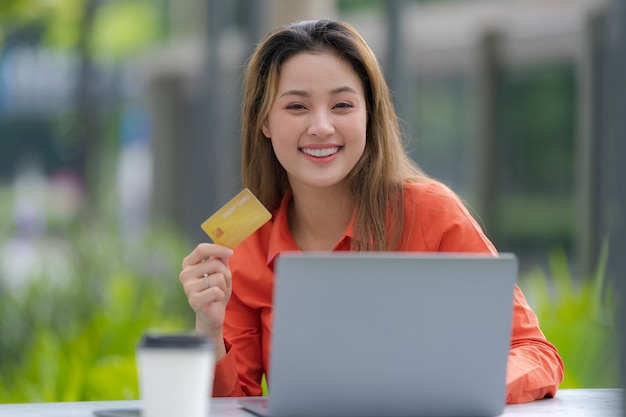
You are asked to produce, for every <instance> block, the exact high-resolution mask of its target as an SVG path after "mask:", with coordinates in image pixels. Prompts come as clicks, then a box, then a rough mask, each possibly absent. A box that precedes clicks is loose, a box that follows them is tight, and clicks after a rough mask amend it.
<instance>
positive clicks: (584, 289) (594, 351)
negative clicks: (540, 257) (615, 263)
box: [520, 245, 620, 388]
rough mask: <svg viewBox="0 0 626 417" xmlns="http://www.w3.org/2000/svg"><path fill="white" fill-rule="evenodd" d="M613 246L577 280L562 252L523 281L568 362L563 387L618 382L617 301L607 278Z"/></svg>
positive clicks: (604, 385) (549, 334)
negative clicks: (546, 267)
mask: <svg viewBox="0 0 626 417" xmlns="http://www.w3.org/2000/svg"><path fill="white" fill-rule="evenodd" d="M607 256H608V245H604V247H603V248H602V251H601V256H600V261H599V263H598V266H597V269H596V271H595V273H594V274H593V275H592V276H591V277H588V278H586V279H575V278H574V276H573V275H572V273H571V272H570V270H569V267H568V262H567V258H566V255H565V253H564V252H563V251H561V250H555V251H553V252H552V253H551V254H550V257H549V263H550V268H549V269H550V271H549V274H546V273H545V272H544V271H542V270H541V269H539V268H536V269H535V270H533V271H531V272H529V273H528V274H526V275H525V276H524V277H522V279H521V280H520V287H521V288H522V290H523V291H524V293H525V295H526V296H527V298H528V302H529V303H530V304H531V306H532V307H533V309H534V310H535V312H536V313H537V316H538V317H539V321H540V325H541V328H542V330H543V332H544V333H545V335H546V337H547V338H548V340H549V341H550V342H551V343H552V344H554V345H555V346H556V348H557V349H558V350H559V353H560V355H561V358H562V359H563V362H564V364H565V377H564V380H563V383H562V384H561V387H562V388H614V387H618V386H619V363H620V362H619V347H618V346H619V337H618V335H617V334H616V330H617V328H616V314H617V305H616V303H617V299H616V297H615V296H614V292H613V290H612V288H611V286H610V285H609V282H607V279H606V273H605V266H606V263H607Z"/></svg>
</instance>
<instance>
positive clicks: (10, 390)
mask: <svg viewBox="0 0 626 417" xmlns="http://www.w3.org/2000/svg"><path fill="white" fill-rule="evenodd" d="M150 230H151V231H150V232H149V233H147V234H146V235H145V236H141V237H136V238H134V239H133V240H132V241H125V240H124V239H121V238H120V236H119V233H118V231H117V228H116V227H115V226H112V225H111V224H103V223H99V222H95V223H94V222H85V223H83V224H77V225H74V226H73V227H71V231H69V232H67V233H66V234H61V233H57V235H56V236H55V235H53V236H48V235H46V236H40V237H39V238H38V239H39V242H38V246H39V247H42V248H44V251H43V253H42V257H41V263H43V264H44V265H43V266H44V267H43V268H42V269H41V272H40V273H39V275H38V276H34V277H31V278H29V280H28V282H26V283H19V284H20V285H15V284H8V282H9V281H8V280H7V279H6V278H7V277H0V278H4V279H0V334H1V335H2V336H1V337H0V357H1V358H2V361H1V362H0V385H1V386H2V387H3V389H2V390H0V402H5V403H6V402H13V403H14V402H42V401H44V402H45V401H83V400H109V399H111V400H113V399H136V398H138V386H137V376H136V367H135V357H134V356H135V345H136V343H137V342H138V340H139V338H140V337H141V334H142V333H143V332H144V331H147V330H153V331H182V332H187V331H192V330H193V327H192V326H193V323H194V318H193V314H192V311H191V309H190V308H189V306H188V305H187V299H186V297H185V295H184V292H183V290H182V287H181V285H180V283H179V282H178V274H179V272H180V264H181V260H182V258H183V257H184V256H185V255H186V254H187V253H188V252H189V250H190V248H189V247H187V245H185V244H184V243H183V240H182V239H181V237H180V236H178V235H177V234H176V233H174V232H173V231H171V230H168V229H167V228H165V227H156V226H155V227H152V228H151V229H150ZM42 240H43V242H42ZM2 243H3V242H1V241H0V247H2ZM63 245H66V246H67V251H66V253H67V254H68V259H67V261H68V264H69V266H70V268H69V269H68V270H65V271H61V272H60V271H58V270H55V268H49V269H48V268H46V267H45V266H46V263H47V261H46V257H45V256H44V255H45V251H52V250H53V249H55V248H58V246H63ZM59 275H63V276H59Z"/></svg>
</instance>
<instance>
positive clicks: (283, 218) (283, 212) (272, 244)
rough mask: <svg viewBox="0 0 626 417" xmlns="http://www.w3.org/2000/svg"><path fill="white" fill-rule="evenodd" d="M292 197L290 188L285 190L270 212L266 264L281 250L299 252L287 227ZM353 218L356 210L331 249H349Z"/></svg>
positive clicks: (352, 235)
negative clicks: (277, 203) (270, 226)
mask: <svg viewBox="0 0 626 417" xmlns="http://www.w3.org/2000/svg"><path fill="white" fill-rule="evenodd" d="M292 198H293V194H292V193H291V190H288V191H287V192H285V194H284V195H283V198H282V200H281V202H280V206H278V208H277V209H276V210H275V211H274V213H273V214H272V217H273V223H272V231H271V234H270V241H269V246H268V251H267V265H268V266H269V265H271V264H272V263H273V262H274V260H275V259H276V257H277V256H278V255H280V254H281V253H282V252H301V250H300V248H299V247H298V245H297V244H296V242H295V240H294V239H293V236H292V234H291V230H290V229H289V218H288V208H289V203H290V202H291V199H292ZM355 220H356V210H355V211H354V213H353V214H352V218H351V219H350V223H349V224H348V227H347V228H346V231H345V232H344V235H343V237H342V238H341V239H340V240H339V243H337V245H336V246H335V248H334V249H333V251H344V250H349V249H350V243H351V241H352V238H353V237H354V223H355Z"/></svg>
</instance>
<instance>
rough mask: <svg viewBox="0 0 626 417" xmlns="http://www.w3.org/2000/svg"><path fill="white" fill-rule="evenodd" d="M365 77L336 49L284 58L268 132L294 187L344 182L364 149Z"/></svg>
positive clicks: (323, 186) (266, 124)
mask: <svg viewBox="0 0 626 417" xmlns="http://www.w3.org/2000/svg"><path fill="white" fill-rule="evenodd" d="M366 126H367V111H366V103H365V95H364V92H363V86H362V84H361V80H360V79H359V77H358V76H357V74H356V73H355V72H354V70H353V69H352V68H351V67H350V65H349V64H348V63H347V62H345V61H343V60H341V59H340V58H338V57H337V56H336V55H334V54H332V53H331V52H322V53H316V54H313V53H299V54H297V55H295V56H293V57H291V58H289V59H288V60H287V61H285V62H284V63H283V64H282V67H281V72H280V76H279V80H278V91H277V94H276V98H275V100H274V103H273V104H272V107H271V108H270V112H269V115H268V117H267V120H266V121H265V123H264V125H263V134H264V135H265V136H266V137H268V138H270V140H271V141H272V147H273V148H274V153H275V154H276V157H277V158H278V160H279V162H280V163H281V165H282V166H283V167H284V168H285V170H286V171H287V175H288V178H289V183H290V185H291V187H292V188H296V187H302V186H308V187H315V188H326V187H331V186H336V185H338V184H342V183H343V181H344V179H345V178H346V176H347V175H348V173H349V172H350V171H351V170H352V168H354V166H355V165H356V163H357V162H358V161H359V159H360V158H361V155H362V154H363V150H364V149H365V138H366V129H367V128H366Z"/></svg>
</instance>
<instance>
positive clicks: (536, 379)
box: [506, 285, 564, 404]
mask: <svg viewBox="0 0 626 417" xmlns="http://www.w3.org/2000/svg"><path fill="white" fill-rule="evenodd" d="M563 373H564V366H563V361H562V360H561V357H560V356H559V354H558V351H557V349H556V348H555V347H554V346H553V345H552V344H551V343H549V342H548V341H547V340H546V338H545V336H544V334H543V333H542V331H541V329H540V328H539V321H538V319H537V316H536V315H535V312H534V311H533V310H532V309H531V308H530V306H529V305H528V303H527V301H526V298H525V297H524V294H523V293H522V291H521V290H520V289H519V287H518V286H517V285H516V286H515V293H514V296H513V333H512V338H511V349H510V351H509V359H508V368H507V375H506V402H507V403H508V404H514V403H523V402H529V401H533V400H538V399H542V398H549V397H554V396H555V395H556V391H557V389H558V387H559V384H560V383H561V381H562V380H563Z"/></svg>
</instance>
